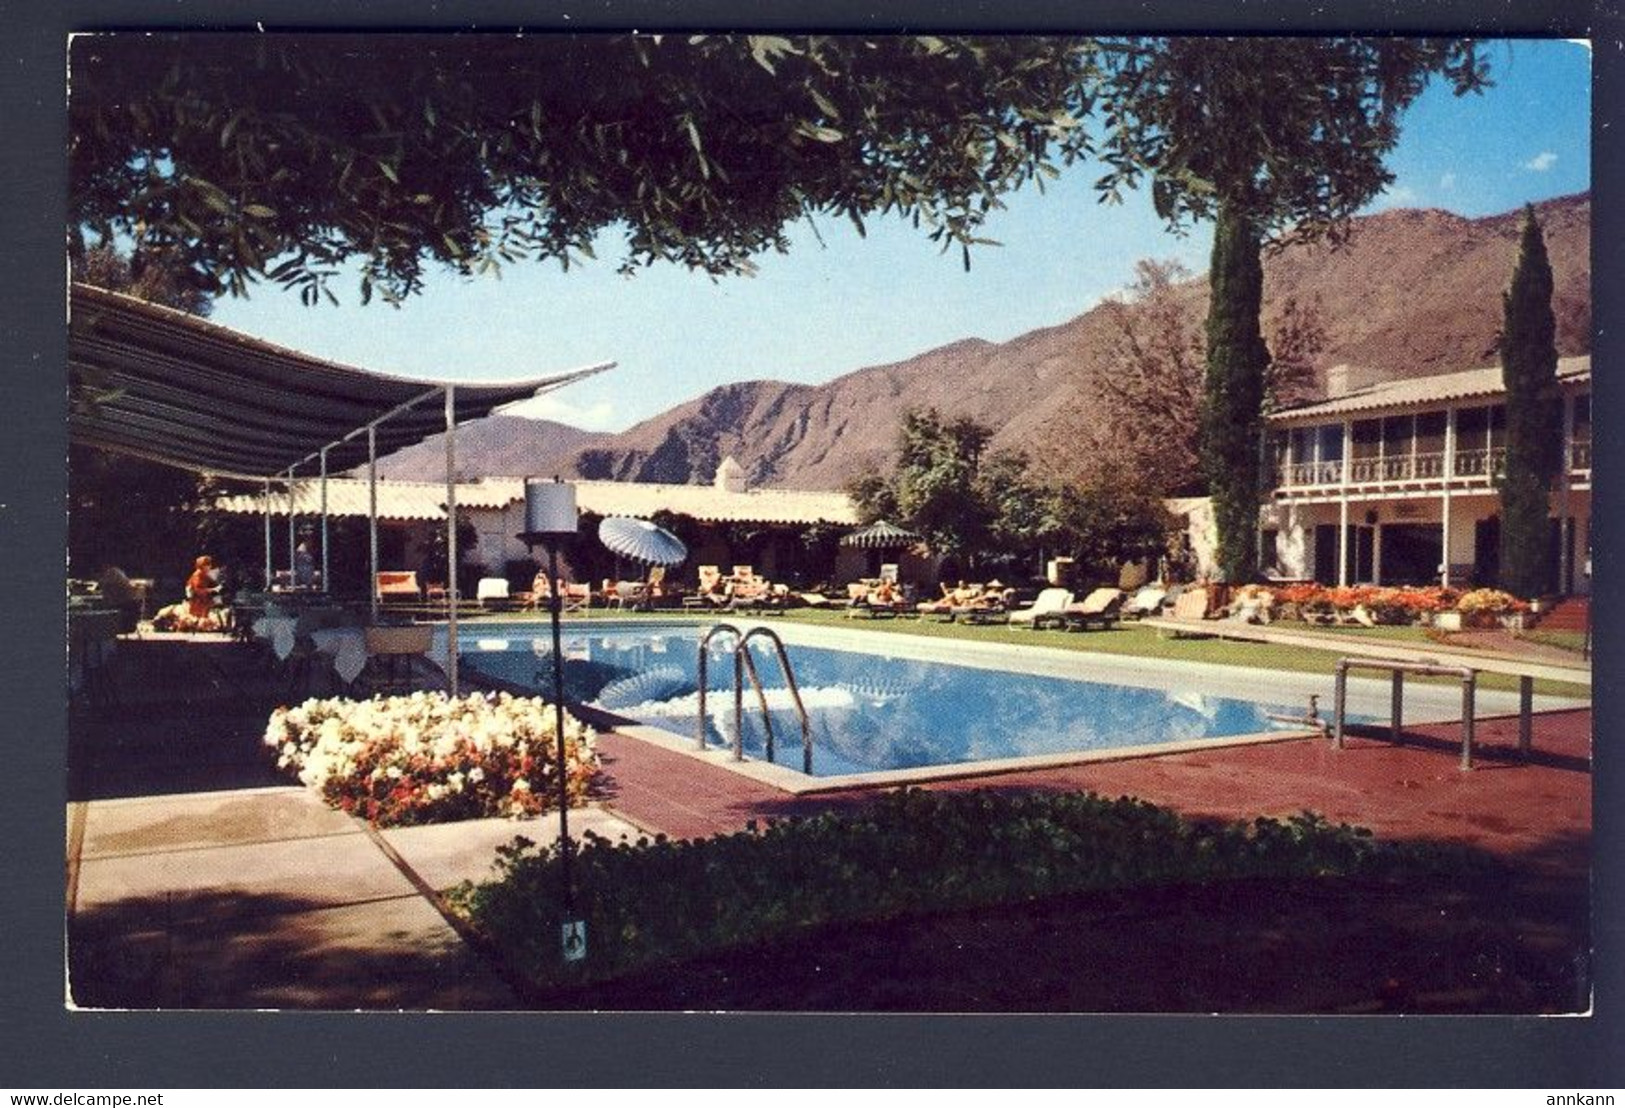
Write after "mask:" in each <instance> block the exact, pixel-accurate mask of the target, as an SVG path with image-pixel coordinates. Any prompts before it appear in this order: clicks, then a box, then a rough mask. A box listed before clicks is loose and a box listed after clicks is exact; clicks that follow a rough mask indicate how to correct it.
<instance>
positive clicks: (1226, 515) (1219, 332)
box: [1201, 209, 1270, 581]
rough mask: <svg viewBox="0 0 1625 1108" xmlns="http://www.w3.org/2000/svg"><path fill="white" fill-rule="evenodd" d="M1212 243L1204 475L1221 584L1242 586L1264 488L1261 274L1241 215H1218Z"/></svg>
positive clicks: (1252, 235)
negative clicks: (1261, 459)
mask: <svg viewBox="0 0 1625 1108" xmlns="http://www.w3.org/2000/svg"><path fill="white" fill-rule="evenodd" d="M1213 238H1214V245H1213V268H1212V270H1211V271H1210V272H1209V273H1208V282H1209V287H1210V290H1211V291H1210V294H1209V295H1210V296H1211V298H1212V299H1211V305H1210V307H1209V309H1208V316H1207V378H1206V381H1205V388H1204V390H1203V397H1202V400H1203V403H1202V433H1201V439H1202V474H1203V476H1204V477H1205V478H1206V479H1207V489H1208V495H1209V496H1210V497H1212V499H1213V520H1214V524H1215V526H1216V528H1217V530H1218V539H1219V541H1218V549H1217V550H1215V551H1214V557H1215V560H1216V561H1217V562H1218V566H1219V572H1220V573H1221V574H1222V575H1223V577H1224V579H1225V580H1227V581H1245V580H1247V579H1248V578H1250V577H1252V576H1253V575H1254V573H1255V572H1256V570H1257V566H1256V565H1255V562H1256V560H1257V558H1256V550H1255V549H1254V541H1255V539H1254V536H1255V534H1256V531H1257V527H1258V497H1259V487H1260V485H1261V484H1262V482H1263V479H1262V475H1261V473H1260V471H1259V451H1260V450H1261V449H1262V445H1263V431H1264V424H1263V413H1264V373H1265V370H1266V369H1267V368H1268V366H1269V357H1270V352H1269V348H1268V347H1267V346H1265V345H1264V335H1263V332H1262V330H1261V329H1260V326H1259V312H1260V309H1261V300H1262V297H1263V293H1264V271H1263V266H1262V264H1261V262H1260V259H1259V245H1260V244H1259V237H1258V228H1257V227H1256V225H1254V224H1253V223H1252V221H1251V220H1249V219H1248V218H1247V217H1246V216H1243V215H1240V214H1237V213H1235V212H1232V211H1229V210H1228V209H1221V210H1220V212H1219V219H1218V225H1217V226H1216V227H1215V228H1214V231H1213Z"/></svg>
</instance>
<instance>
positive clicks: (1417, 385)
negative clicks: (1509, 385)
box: [1270, 354, 1591, 423]
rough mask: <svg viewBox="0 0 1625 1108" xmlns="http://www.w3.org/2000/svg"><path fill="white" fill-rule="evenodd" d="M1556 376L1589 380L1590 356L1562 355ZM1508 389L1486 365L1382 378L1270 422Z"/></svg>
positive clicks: (1409, 405)
mask: <svg viewBox="0 0 1625 1108" xmlns="http://www.w3.org/2000/svg"><path fill="white" fill-rule="evenodd" d="M1557 376H1558V379H1559V380H1561V381H1564V382H1574V383H1579V382H1582V381H1589V380H1590V379H1591V355H1589V354H1583V355H1580V356H1578V357H1573V358H1559V359H1558V362H1557ZM1505 391H1506V389H1505V387H1504V386H1503V384H1502V382H1501V367H1500V366H1498V365H1497V366H1486V367H1484V368H1482V369H1469V370H1465V371H1462V372H1458V373H1438V374H1434V375H1432V376H1429V377H1410V378H1406V379H1404V380H1398V381H1379V382H1377V383H1376V384H1373V385H1367V386H1366V387H1364V388H1360V389H1355V390H1354V391H1353V392H1350V393H1347V394H1345V395H1343V396H1334V397H1331V398H1329V399H1326V400H1320V401H1316V402H1315V403H1312V404H1305V405H1303V406H1302V407H1298V408H1288V409H1286V410H1284V411H1280V412H1276V413H1275V414H1273V415H1271V416H1270V422H1271V423H1303V422H1307V421H1309V420H1318V419H1323V418H1324V417H1326V416H1334V415H1336V416H1340V415H1348V414H1350V413H1353V412H1371V411H1378V410H1382V409H1404V408H1417V407H1426V406H1430V405H1436V404H1440V403H1442V402H1445V401H1451V400H1473V399H1479V398H1482V399H1486V400H1488V399H1490V398H1492V397H1496V396H1500V395H1501V394H1502V393H1504V392H1505Z"/></svg>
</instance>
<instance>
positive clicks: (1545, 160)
mask: <svg viewBox="0 0 1625 1108" xmlns="http://www.w3.org/2000/svg"><path fill="white" fill-rule="evenodd" d="M1556 162H1557V155H1556V154H1554V153H1552V152H1551V151H1550V150H1542V151H1541V152H1540V153H1539V154H1536V155H1535V156H1534V157H1533V158H1530V159H1529V160H1528V161H1526V162H1524V163H1523V167H1524V168H1525V169H1528V170H1532V171H1534V172H1535V173H1545V172H1546V171H1547V170H1548V169H1550V168H1552V166H1553V165H1554V164H1556Z"/></svg>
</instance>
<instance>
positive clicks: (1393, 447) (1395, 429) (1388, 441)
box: [1382, 415, 1416, 458]
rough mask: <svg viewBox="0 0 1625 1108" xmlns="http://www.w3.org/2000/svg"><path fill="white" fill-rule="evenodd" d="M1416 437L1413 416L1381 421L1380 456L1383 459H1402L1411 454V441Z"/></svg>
mask: <svg viewBox="0 0 1625 1108" xmlns="http://www.w3.org/2000/svg"><path fill="white" fill-rule="evenodd" d="M1415 437H1416V417H1415V416H1408V415H1402V416H1387V417H1385V418H1384V419H1383V421H1382V455H1383V457H1385V458H1398V457H1404V456H1405V455H1406V454H1409V453H1410V452H1411V440H1412V439H1414V438H1415Z"/></svg>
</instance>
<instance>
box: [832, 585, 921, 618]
mask: <svg viewBox="0 0 1625 1108" xmlns="http://www.w3.org/2000/svg"><path fill="white" fill-rule="evenodd" d="M852 588H853V590H862V591H859V592H856V593H855V595H854V596H853V599H852V603H851V604H850V605H849V606H848V607H847V609H846V616H847V618H848V619H854V618H856V617H857V616H860V615H865V616H868V617H869V618H870V619H877V618H879V617H881V616H891V617H893V618H895V617H897V616H902V615H909V614H910V613H912V612H913V611H914V605H913V604H911V603H910V602H909V601H908V599H907V598H906V597H905V596H904V595H903V594H902V593H900V592H899V593H895V594H894V595H892V596H891V597H890V598H889V599H888V598H886V597H884V596H882V595H881V591H880V589H879V588H875V589H870V588H867V587H865V586H862V585H854V586H852Z"/></svg>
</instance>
